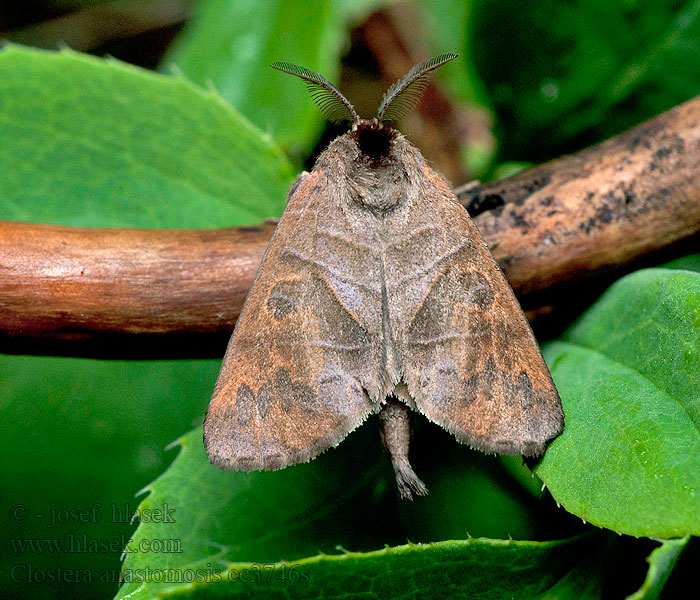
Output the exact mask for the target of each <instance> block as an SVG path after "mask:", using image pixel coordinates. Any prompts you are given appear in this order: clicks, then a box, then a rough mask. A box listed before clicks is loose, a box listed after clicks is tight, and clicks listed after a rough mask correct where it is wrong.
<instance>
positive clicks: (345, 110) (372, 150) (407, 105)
mask: <svg viewBox="0 0 700 600" xmlns="http://www.w3.org/2000/svg"><path fill="white" fill-rule="evenodd" d="M457 56H458V55H457V54H455V53H453V52H450V53H448V54H440V55H439V56H436V57H435V58H431V59H430V60H426V61H425V62H422V63H420V64H419V65H416V66H415V67H413V68H412V69H411V70H410V71H409V72H408V73H407V74H406V75H405V76H404V77H403V78H402V79H399V81H397V82H396V83H394V84H393V85H392V86H391V87H390V88H389V89H388V91H387V93H386V94H384V98H383V99H382V102H381V104H380V105H379V110H378V111H377V116H376V118H374V119H371V120H366V119H361V118H360V116H359V115H358V114H357V111H355V107H354V106H353V105H352V104H350V102H349V101H348V99H347V98H346V97H345V96H343V94H341V93H340V91H338V89H337V88H336V87H335V86H334V85H333V84H332V83H331V82H330V81H328V80H327V79H326V78H325V77H323V76H322V75H319V74H318V73H315V72H314V71H311V70H309V69H306V68H304V67H300V66H299V65H294V64H292V63H287V62H276V63H273V64H272V65H271V66H272V68H273V69H277V70H278V71H282V72H284V73H289V74H290V75H295V76H296V77H299V78H300V79H302V80H304V81H305V82H306V87H307V88H308V90H309V92H310V93H311V97H312V98H313V101H314V102H315V103H316V104H317V105H318V107H319V108H320V109H321V111H322V112H323V114H324V115H326V117H327V118H328V119H329V120H330V121H332V122H334V123H342V122H344V121H348V122H350V123H351V127H352V134H353V136H354V137H355V139H356V141H357V144H358V147H359V148H360V151H361V152H362V154H364V155H366V156H368V157H369V158H370V159H372V160H378V159H379V158H381V157H382V156H385V155H386V154H387V153H388V151H389V148H390V147H391V142H392V140H393V139H394V137H395V135H396V134H395V132H394V130H393V129H392V128H391V127H390V126H389V124H390V123H392V122H394V121H398V120H399V119H401V118H402V117H403V116H404V115H405V114H406V113H407V112H408V111H409V110H411V109H412V108H414V107H415V106H416V104H418V101H419V100H420V98H421V96H422V95H423V91H424V90H425V88H426V86H427V85H428V78H427V75H428V73H430V72H431V71H434V70H435V69H437V68H438V67H439V66H441V65H444V64H445V63H446V62H449V61H451V60H453V59H455V58H457Z"/></svg>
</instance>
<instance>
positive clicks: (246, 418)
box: [233, 383, 255, 425]
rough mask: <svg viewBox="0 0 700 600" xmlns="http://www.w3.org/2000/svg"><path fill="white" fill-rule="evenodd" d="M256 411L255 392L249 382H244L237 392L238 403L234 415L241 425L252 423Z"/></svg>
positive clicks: (234, 408) (234, 407) (235, 405)
mask: <svg viewBox="0 0 700 600" xmlns="http://www.w3.org/2000/svg"><path fill="white" fill-rule="evenodd" d="M254 412H255V394H254V393H253V390H251V389H250V387H249V386H248V384H246V383H244V384H242V385H241V386H240V387H239V388H238V392H236V404H234V406H233V413H234V414H233V416H234V418H235V419H236V420H237V421H238V423H239V424H240V425H247V424H248V423H250V420H251V418H252V417H253V413H254Z"/></svg>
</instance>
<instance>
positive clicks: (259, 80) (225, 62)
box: [165, 0, 376, 158]
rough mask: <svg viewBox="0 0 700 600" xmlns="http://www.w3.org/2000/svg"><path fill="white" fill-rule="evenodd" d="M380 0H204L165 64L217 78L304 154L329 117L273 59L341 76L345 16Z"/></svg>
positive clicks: (250, 113)
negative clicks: (256, 0) (281, 70)
mask: <svg viewBox="0 0 700 600" xmlns="http://www.w3.org/2000/svg"><path fill="white" fill-rule="evenodd" d="M375 3H376V2H375V1H370V0H352V1H350V0H345V1H344V2H326V1H324V0H310V1H307V2H286V1H285V0H261V1H258V2H249V1H246V0H233V1H231V0H206V1H204V2H203V1H200V2H199V3H198V4H197V10H196V12H195V16H194V18H193V19H192V21H191V22H190V24H189V25H188V26H187V27H186V28H185V30H184V32H183V33H182V34H181V36H180V38H179V40H178V41H177V42H176V44H175V46H174V49H173V50H172V51H171V53H170V55H169V56H168V58H167V60H166V61H165V64H166V65H167V64H168V63H170V62H173V63H174V64H175V65H176V66H177V68H178V69H180V70H181V71H182V72H183V73H184V74H185V75H186V76H187V77H189V78H190V79H191V80H192V81H194V82H196V83H198V84H200V85H203V86H205V85H213V86H214V87H215V88H216V89H217V90H218V91H219V92H220V93H221V95H222V96H223V97H224V98H226V99H227V100H228V101H229V102H230V103H231V104H233V106H235V107H236V108H237V109H238V110H240V111H241V113H242V114H244V115H246V116H247V117H248V118H249V119H250V120H251V121H252V122H253V123H255V124H256V125H258V127H260V128H261V129H263V130H264V131H267V132H269V133H271V134H272V136H273V137H274V138H275V139H276V140H277V141H278V142H279V143H280V144H281V145H282V146H283V147H284V148H285V149H286V150H288V151H289V152H290V153H291V154H292V155H293V156H297V157H302V158H304V157H305V155H306V154H308V152H309V151H310V150H311V148H312V146H313V144H314V142H315V141H316V139H317V138H318V136H319V135H320V133H321V130H322V128H323V125H324V123H325V119H324V117H323V114H322V113H321V112H320V111H319V110H318V108H317V107H316V105H315V104H314V103H313V102H312V100H311V98H310V97H309V95H308V92H307V91H306V89H305V87H304V86H303V85H302V84H301V83H300V82H299V81H297V80H296V79H294V78H293V77H288V76H285V75H283V74H281V73H279V72H276V71H274V70H273V69H271V68H270V64H271V63H273V62H275V61H287V62H291V63H294V64H298V65H301V66H303V67H306V68H309V69H311V70H313V71H316V72H318V73H321V75H323V76H324V77H326V79H328V80H330V81H331V82H332V83H338V81H337V79H338V73H339V71H340V70H339V66H340V61H339V59H340V55H341V52H342V51H343V49H344V46H345V44H346V42H347V31H346V21H347V20H348V19H349V18H352V17H356V16H357V15H358V14H360V13H362V12H363V11H364V10H366V9H367V8H368V7H369V6H372V5H373V4H375ZM251 23H255V27H251Z"/></svg>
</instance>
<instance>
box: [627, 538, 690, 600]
mask: <svg viewBox="0 0 700 600" xmlns="http://www.w3.org/2000/svg"><path fill="white" fill-rule="evenodd" d="M689 540H690V537H689V536H686V537H684V538H680V539H677V540H663V541H662V542H661V545H660V546H659V547H658V548H655V549H654V550H653V552H652V553H651V554H650V555H649V557H648V558H647V562H648V563H649V571H647V576H646V578H645V579H644V583H642V586H641V587H640V588H639V589H638V590H637V591H636V592H635V593H634V594H632V595H630V596H627V600H656V598H658V597H659V594H660V593H661V590H662V589H663V587H664V584H665V583H666V580H667V579H668V576H669V575H670V574H671V571H672V570H673V567H674V566H675V564H676V561H677V560H678V557H679V556H680V555H681V552H683V549H684V548H685V547H686V546H687V544H688V541H689Z"/></svg>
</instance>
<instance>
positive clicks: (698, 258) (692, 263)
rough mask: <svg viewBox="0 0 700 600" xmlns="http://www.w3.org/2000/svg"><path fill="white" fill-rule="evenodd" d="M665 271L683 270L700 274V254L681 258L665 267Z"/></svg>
mask: <svg viewBox="0 0 700 600" xmlns="http://www.w3.org/2000/svg"><path fill="white" fill-rule="evenodd" d="M663 267H664V269H683V270H684V271H696V272H698V273H700V254H689V255H688V256H681V257H680V258H677V259H675V260H672V261H671V262H667V263H666V264H665V265H663Z"/></svg>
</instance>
